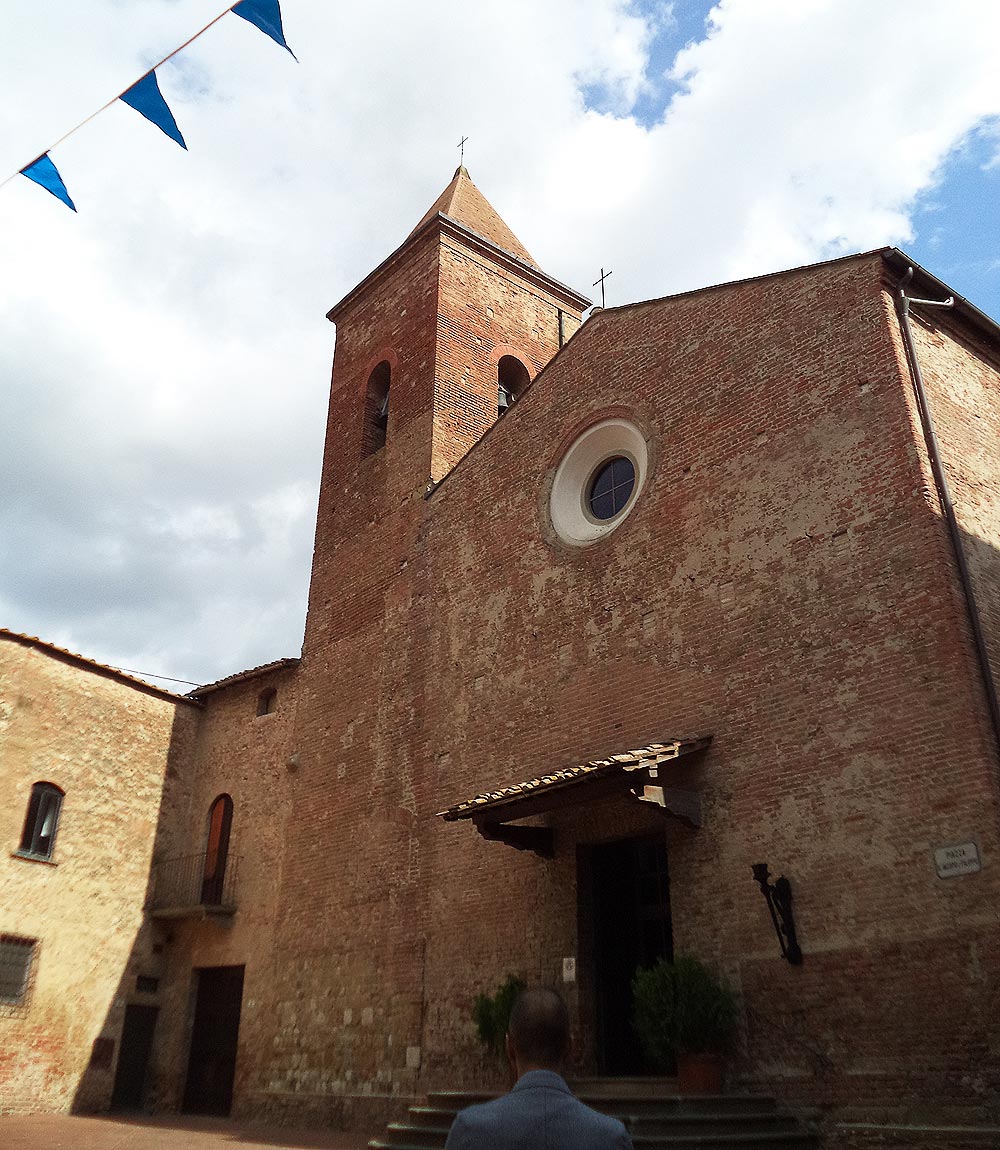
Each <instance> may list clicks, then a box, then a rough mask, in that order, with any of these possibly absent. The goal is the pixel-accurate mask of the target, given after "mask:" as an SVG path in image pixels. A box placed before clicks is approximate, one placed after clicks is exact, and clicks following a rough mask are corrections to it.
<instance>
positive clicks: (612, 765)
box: [437, 737, 709, 822]
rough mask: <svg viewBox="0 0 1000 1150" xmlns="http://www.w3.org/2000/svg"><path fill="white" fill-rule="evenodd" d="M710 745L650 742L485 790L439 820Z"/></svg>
mask: <svg viewBox="0 0 1000 1150" xmlns="http://www.w3.org/2000/svg"><path fill="white" fill-rule="evenodd" d="M708 743H709V738H707V737H695V738H681V739H672V740H670V741H668V742H665V743H651V744H650V745H649V746H648V747H640V748H639V749H638V750H635V751H624V752H623V753H622V754H619V755H610V756H609V757H608V758H606V759H593V760H591V761H590V762H587V763H581V764H580V765H579V766H577V767H565V768H564V769H563V770H559V771H552V772H551V773H550V774H547V775H540V776H539V777H538V778H536V779H529V780H528V781H527V782H524V783H512V784H511V785H510V786H507V787H502V788H500V790H496V791H485V792H484V793H483V794H481V795H475V796H473V797H472V798H471V799H466V800H465V801H464V802H461V803H456V804H455V806H453V807H448V809H447V810H444V811H438V812H437V814H438V817H439V818H443V819H447V820H448V821H449V822H451V821H454V820H455V819H468V818H472V817H473V816H475V815H478V814H481V813H482V812H484V811H486V810H490V809H492V808H494V807H499V806H502V805H505V804H507V803H510V802H512V801H515V800H517V799H522V798H525V797H526V796H528V795H529V794H539V793H542V792H546V791H553V790H556V789H558V788H562V787H566V786H569V785H571V784H573V783H577V782H580V781H582V780H584V779H587V778H595V777H600V776H602V775H615V774H622V773H625V772H631V771H637V770H645V769H647V768H649V767H655V766H656V765H657V764H659V763H665V762H670V761H671V760H673V759H677V758H679V757H680V756H681V755H685V754H691V753H693V752H694V751H700V750H701V749H702V748H704V747H706V746H707V745H708Z"/></svg>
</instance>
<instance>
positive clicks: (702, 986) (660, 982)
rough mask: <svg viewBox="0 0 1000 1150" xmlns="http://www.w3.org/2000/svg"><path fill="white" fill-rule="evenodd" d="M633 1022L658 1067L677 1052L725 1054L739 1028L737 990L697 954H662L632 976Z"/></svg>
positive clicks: (666, 1064) (668, 1064)
mask: <svg viewBox="0 0 1000 1150" xmlns="http://www.w3.org/2000/svg"><path fill="white" fill-rule="evenodd" d="M632 1002H633V1011H632V1025H633V1026H634V1028H635V1032H636V1034H637V1035H638V1038H639V1043H640V1045H641V1046H642V1049H643V1053H644V1054H645V1055H646V1058H647V1059H648V1060H649V1062H650V1063H651V1064H652V1065H653V1066H655V1067H656V1068H657V1069H658V1070H667V1069H669V1068H670V1067H671V1064H672V1063H673V1061H674V1059H675V1058H676V1056H677V1055H678V1054H716V1053H719V1054H721V1053H722V1052H723V1051H724V1050H725V1049H726V1047H727V1046H728V1045H729V1042H730V1040H731V1039H732V1036H733V1031H734V1030H735V1028H736V996H735V995H734V994H733V992H732V990H731V989H730V988H729V987H728V986H727V985H726V983H725V982H723V981H722V980H721V979H720V978H719V977H718V976H717V975H716V974H715V972H714V971H712V970H711V969H710V968H709V967H707V966H706V965H705V964H704V963H703V962H700V961H699V960H698V959H697V958H691V957H690V956H687V957H683V956H682V957H678V958H677V959H676V960H675V961H674V962H667V961H666V960H665V959H661V960H660V961H659V962H658V963H657V964H656V965H655V966H651V967H648V968H646V969H644V970H638V971H636V973H635V977H634V978H633V979H632Z"/></svg>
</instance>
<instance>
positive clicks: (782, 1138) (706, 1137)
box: [632, 1130, 819, 1150]
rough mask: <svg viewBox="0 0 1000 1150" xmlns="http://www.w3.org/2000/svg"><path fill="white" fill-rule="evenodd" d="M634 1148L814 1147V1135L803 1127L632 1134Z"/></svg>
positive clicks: (726, 1149)
mask: <svg viewBox="0 0 1000 1150" xmlns="http://www.w3.org/2000/svg"><path fill="white" fill-rule="evenodd" d="M632 1145H633V1146H634V1147H635V1150H817V1148H818V1147H819V1142H818V1140H817V1138H816V1136H815V1135H814V1134H809V1133H807V1132H805V1131H803V1130H796V1131H789V1132H787V1133H780V1132H775V1133H769V1134H687V1135H685V1134H681V1135H678V1136H676V1137H674V1136H672V1135H669V1134H663V1135H659V1136H654V1137H652V1138H647V1137H644V1136H643V1135H641V1134H633V1135H632Z"/></svg>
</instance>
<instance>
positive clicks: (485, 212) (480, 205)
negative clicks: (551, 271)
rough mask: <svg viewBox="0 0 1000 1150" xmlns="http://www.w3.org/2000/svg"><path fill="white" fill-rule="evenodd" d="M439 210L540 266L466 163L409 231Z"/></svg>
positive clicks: (534, 266) (420, 225) (514, 253)
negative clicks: (487, 197)
mask: <svg viewBox="0 0 1000 1150" xmlns="http://www.w3.org/2000/svg"><path fill="white" fill-rule="evenodd" d="M438 214H440V215H443V216H447V217H448V218H449V219H452V220H456V221H457V222H458V223H460V224H462V225H464V226H465V227H467V228H468V229H469V230H470V231H473V232H475V233H476V235H479V236H482V237H483V239H487V240H489V241H490V243H492V244H496V246H497V247H498V248H503V250H504V251H505V252H510V253H511V255H515V256H517V258H518V259H519V260H523V261H524V262H525V263H526V264H530V265H531V267H533V268H538V264H536V263H535V261H534V259H533V258H532V256H531V255H530V253H529V252H528V249H527V248H526V247H525V246H524V244H522V243H521V241H520V240H519V239H518V238H517V236H515V235H514V233H513V232H512V231H511V230H510V228H509V227H507V225H506V224H505V223H504V222H503V220H502V219H501V218H500V216H499V214H498V213H497V211H496V209H495V208H494V207H493V205H492V204H491V203H490V202H489V201H488V200H487V199H486V197H485V196H484V195H483V193H482V192H481V191H480V190H479V189H478V188H477V187H476V185H475V184H474V183H473V182H472V177H471V176H470V175H469V172H468V169H466V168H464V167H462V168H457V169H456V171H455V175H454V176H453V177H452V181H451V183H450V184H449V185H448V186H447V187H446V188H445V190H444V191H443V192H442V193H441V195H440V196H438V198H437V199H436V200H435V201H434V203H433V204H431V206H430V208H429V209H428V210H427V212H426V213H425V214H424V216H423V217H422V219H421V220H420V223H418V224H417V226H416V227H415V228H414V229H413V231H412V232H410V235H411V236H412V235H415V234H416V233H417V232H419V231H420V229H421V228H422V227H423V226H424V224H426V223H427V221H428V220H429V219H432V218H433V217H434V216H436V215H438ZM539 270H541V269H539Z"/></svg>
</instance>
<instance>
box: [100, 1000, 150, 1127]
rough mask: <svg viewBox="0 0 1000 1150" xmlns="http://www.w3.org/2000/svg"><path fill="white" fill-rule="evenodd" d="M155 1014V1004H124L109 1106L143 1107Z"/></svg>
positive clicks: (114, 1108)
mask: <svg viewBox="0 0 1000 1150" xmlns="http://www.w3.org/2000/svg"><path fill="white" fill-rule="evenodd" d="M156 1014H157V1008H156V1007H155V1006H141V1005H139V1004H138V1003H129V1004H128V1005H127V1006H126V1007H125V1024H124V1026H123V1027H122V1037H121V1045H120V1046H119V1049H118V1066H117V1068H116V1070H115V1084H114V1088H113V1089H112V1091H111V1109H112V1110H140V1109H142V1103H143V1096H144V1094H145V1090H146V1072H147V1070H148V1069H149V1052H150V1051H151V1050H152V1048H153V1031H154V1029H155V1028H156Z"/></svg>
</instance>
